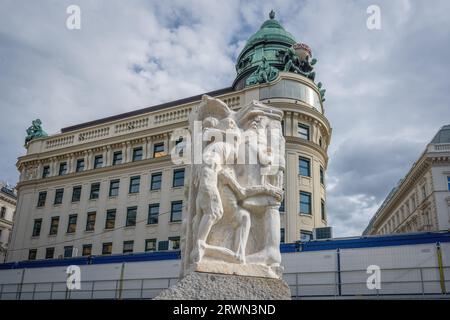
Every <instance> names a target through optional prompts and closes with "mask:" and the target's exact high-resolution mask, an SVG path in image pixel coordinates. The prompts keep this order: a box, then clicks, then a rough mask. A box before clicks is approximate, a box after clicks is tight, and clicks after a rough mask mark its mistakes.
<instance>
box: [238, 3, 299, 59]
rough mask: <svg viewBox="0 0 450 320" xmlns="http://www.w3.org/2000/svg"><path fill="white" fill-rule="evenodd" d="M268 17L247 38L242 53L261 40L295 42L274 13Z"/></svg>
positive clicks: (289, 43) (291, 43)
mask: <svg viewBox="0 0 450 320" xmlns="http://www.w3.org/2000/svg"><path fill="white" fill-rule="evenodd" d="M271 13H273V11H271ZM270 17H271V18H270V19H269V20H266V21H265V22H264V23H263V24H262V25H261V28H260V29H259V30H258V31H257V32H256V33H255V34H254V35H252V36H251V37H250V38H249V39H248V40H247V43H246V45H245V47H244V49H243V50H242V53H244V52H245V51H246V50H248V49H249V48H251V47H253V46H255V45H257V44H258V43H261V42H269V41H273V42H281V43H286V44H288V45H289V46H291V45H293V44H294V43H296V41H295V39H294V37H293V36H292V34H290V33H289V32H287V31H286V30H284V28H283V26H282V25H281V24H280V23H279V22H278V21H277V20H275V19H274V18H275V14H274V13H273V14H271V15H270ZM272 17H273V18H272ZM242 53H241V54H242Z"/></svg>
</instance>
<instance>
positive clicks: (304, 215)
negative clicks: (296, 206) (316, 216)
mask: <svg viewBox="0 0 450 320" xmlns="http://www.w3.org/2000/svg"><path fill="white" fill-rule="evenodd" d="M299 216H301V217H309V218H312V214H309V213H301V212H299Z"/></svg>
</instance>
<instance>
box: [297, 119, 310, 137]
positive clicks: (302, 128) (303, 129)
mask: <svg viewBox="0 0 450 320" xmlns="http://www.w3.org/2000/svg"><path fill="white" fill-rule="evenodd" d="M297 132H298V136H299V137H300V138H302V139H305V140H309V127H308V126H306V125H304V124H301V123H299V124H298V128H297Z"/></svg>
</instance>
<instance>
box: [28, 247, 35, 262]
mask: <svg viewBox="0 0 450 320" xmlns="http://www.w3.org/2000/svg"><path fill="white" fill-rule="evenodd" d="M36 256H37V249H30V250H28V260H36Z"/></svg>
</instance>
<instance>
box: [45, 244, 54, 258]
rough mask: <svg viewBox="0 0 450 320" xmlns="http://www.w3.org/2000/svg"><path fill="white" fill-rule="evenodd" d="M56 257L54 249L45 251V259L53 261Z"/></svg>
mask: <svg viewBox="0 0 450 320" xmlns="http://www.w3.org/2000/svg"><path fill="white" fill-rule="evenodd" d="M54 256H55V248H54V247H51V248H46V249H45V259H53V257H54Z"/></svg>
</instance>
